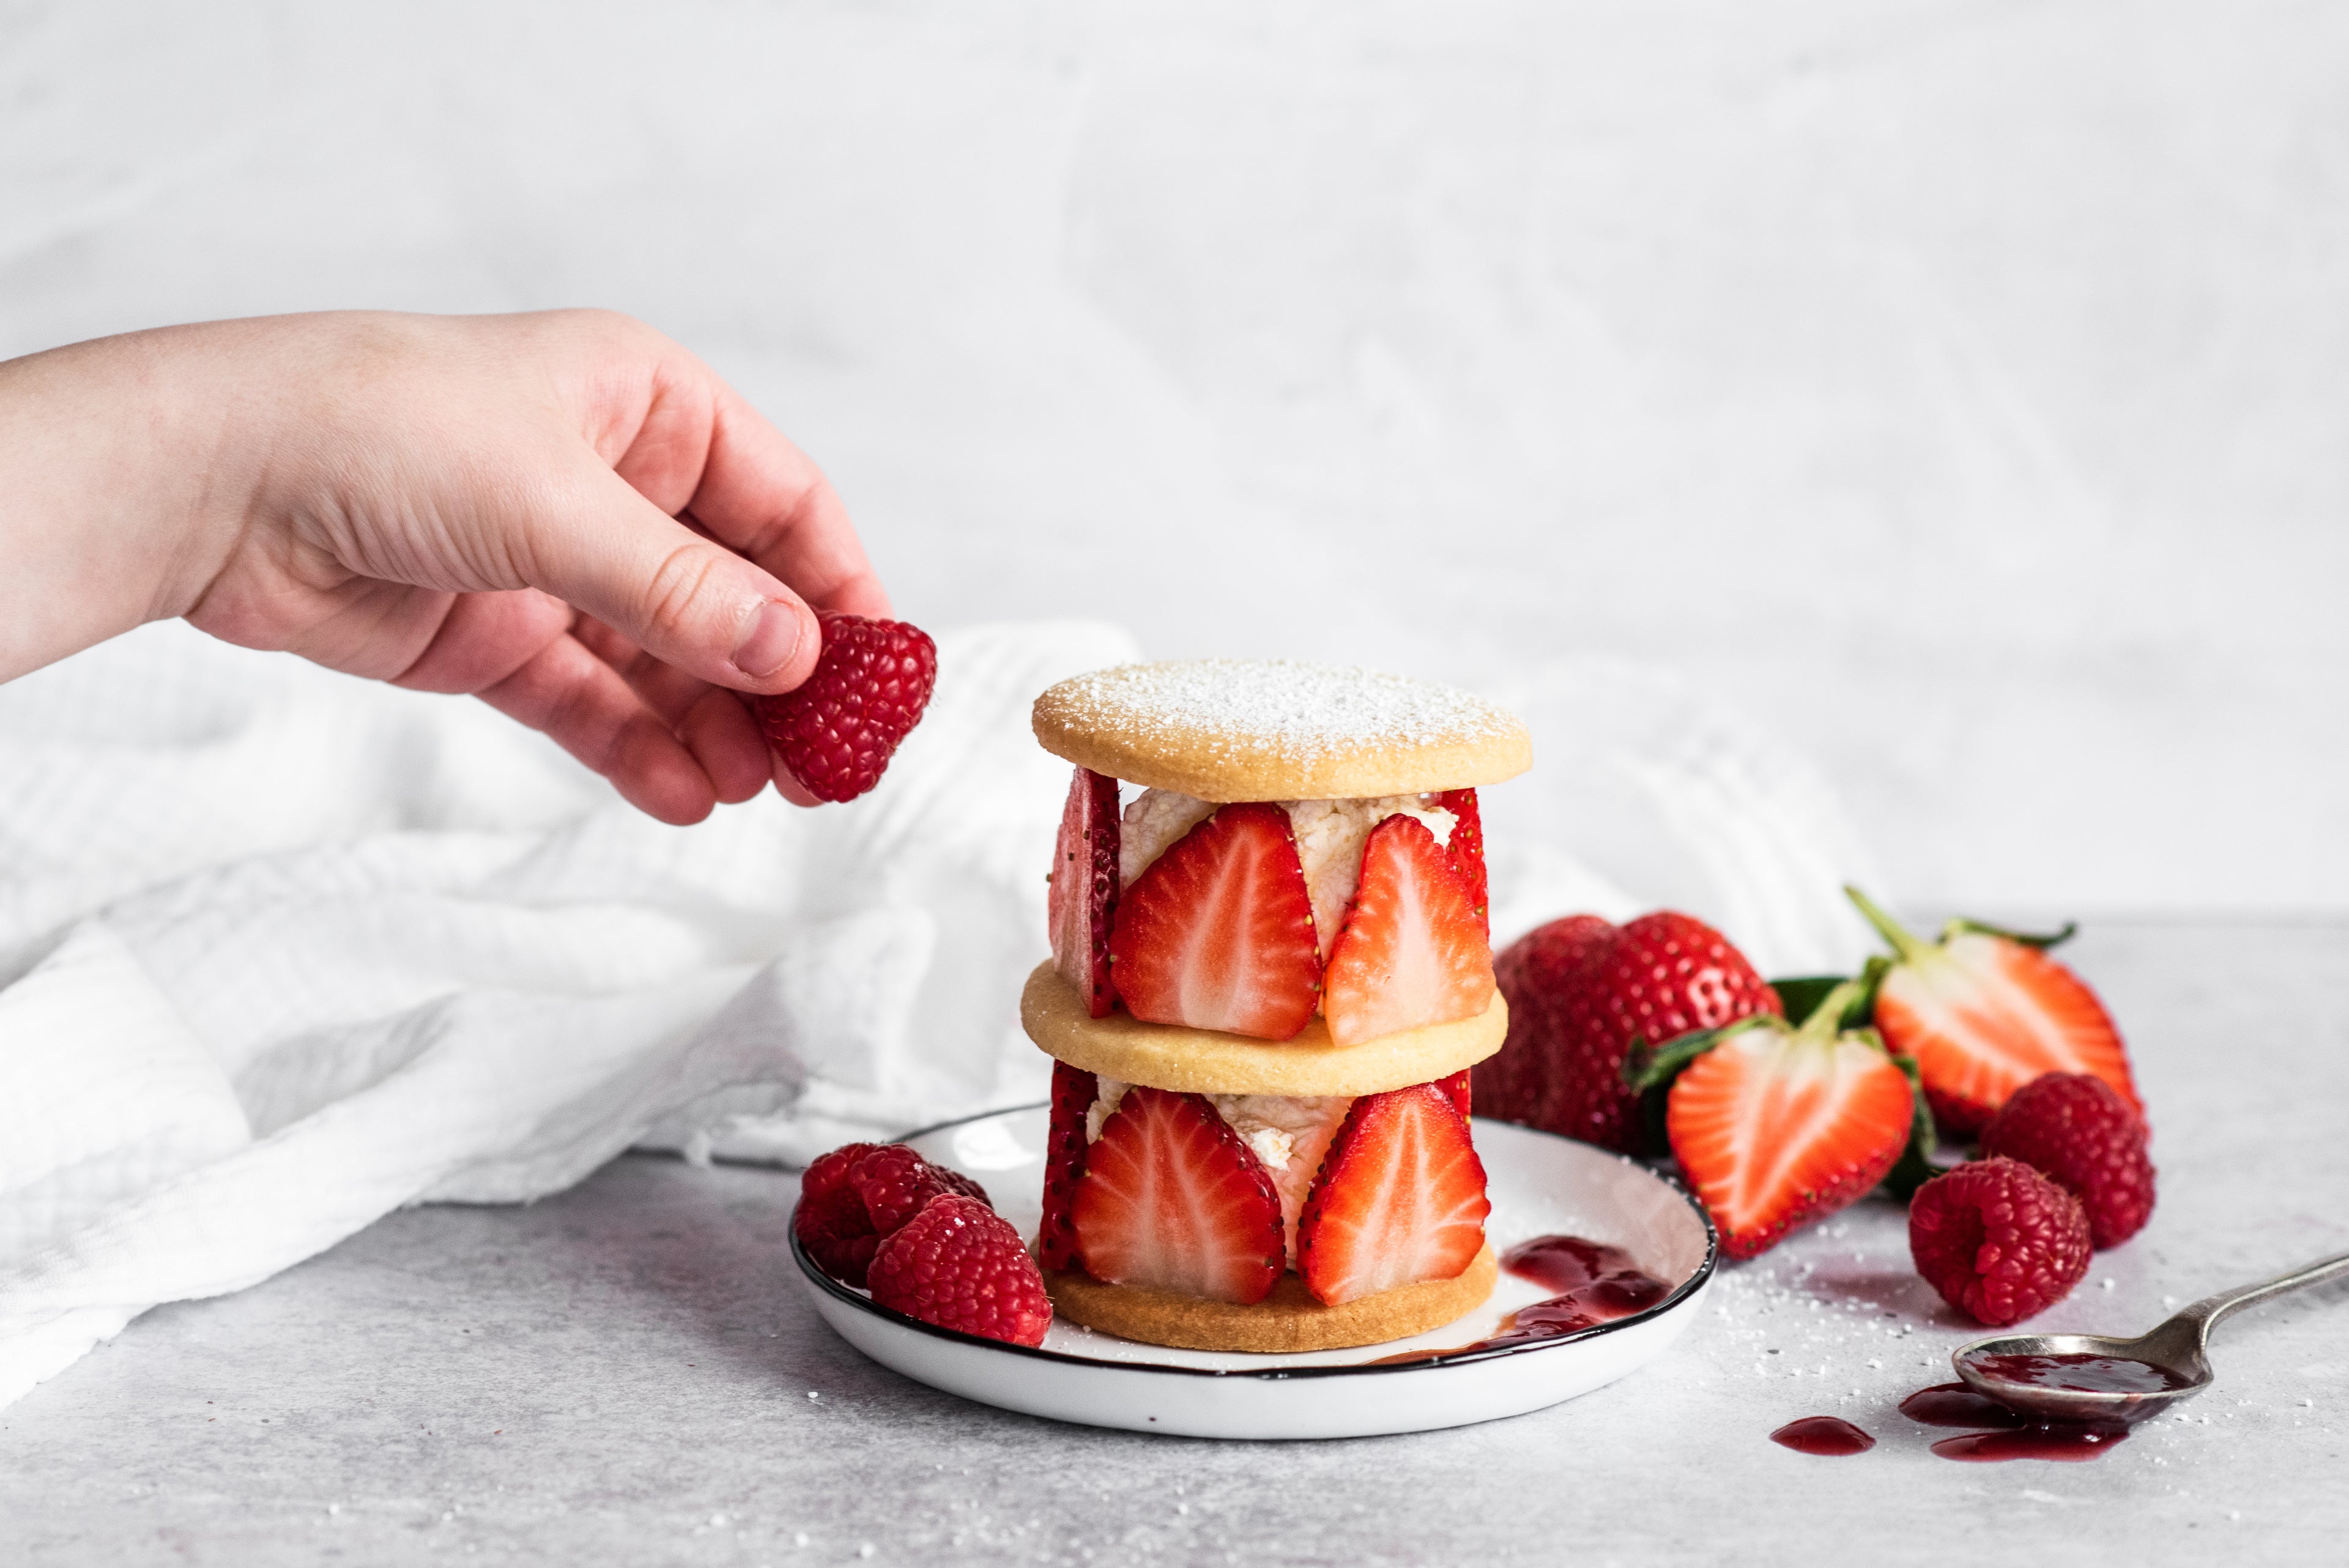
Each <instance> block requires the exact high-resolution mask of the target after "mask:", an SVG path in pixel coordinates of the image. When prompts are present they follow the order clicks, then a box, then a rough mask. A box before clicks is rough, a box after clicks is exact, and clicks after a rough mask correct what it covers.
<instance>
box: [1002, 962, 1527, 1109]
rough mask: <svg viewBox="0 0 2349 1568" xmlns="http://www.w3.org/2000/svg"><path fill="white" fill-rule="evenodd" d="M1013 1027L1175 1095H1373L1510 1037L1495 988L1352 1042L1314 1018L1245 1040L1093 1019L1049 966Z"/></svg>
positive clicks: (1053, 1051) (1088, 1063) (1059, 1053)
mask: <svg viewBox="0 0 2349 1568" xmlns="http://www.w3.org/2000/svg"><path fill="white" fill-rule="evenodd" d="M1019 1022H1020V1023H1021V1024H1022V1025H1024V1026H1025V1027H1026V1028H1027V1031H1028V1038H1029V1039H1030V1040H1033V1041H1034V1042H1035V1043H1036V1045H1037V1048H1038V1049H1040V1050H1041V1051H1042V1052H1043V1053H1044V1054H1046V1055H1048V1056H1052V1057H1056V1058H1058V1059H1059V1060H1061V1061H1063V1062H1066V1063H1067V1064H1069V1065H1070V1066H1071V1067H1081V1068H1083V1069H1084V1070H1085V1071H1086V1072H1088V1073H1099V1074H1102V1075H1104V1076H1107V1077H1112V1078H1115V1079H1117V1080H1118V1081H1119V1082H1121V1083H1126V1084H1147V1085H1150V1087H1152V1088H1154V1089H1172V1090H1174V1091H1175V1092H1176V1093H1178V1094H1201V1095H1377V1094H1383V1093H1385V1092H1386V1091H1387V1090H1389V1089H1402V1088H1408V1087H1410V1086H1411V1085H1413V1084H1428V1083H1433V1082H1434V1081H1435V1080H1436V1079H1438V1078H1444V1077H1449V1076H1450V1075H1453V1074H1454V1073H1457V1072H1458V1071H1460V1069H1462V1068H1463V1067H1473V1066H1475V1064H1477V1063H1479V1062H1481V1061H1483V1060H1484V1059H1485V1057H1487V1056H1490V1055H1491V1054H1493V1053H1494V1052H1495V1051H1498V1050H1499V1049H1500V1048H1501V1043H1502V1042H1503V1041H1504V1040H1506V1039H1507V1038H1508V1034H1509V1004H1508V1003H1507V1002H1504V1001H1502V1000H1501V992H1500V991H1499V989H1498V988H1497V987H1495V990H1494V992H1493V1000H1492V1001H1491V1002H1489V1003H1487V1004H1486V1005H1485V1011H1484V1012H1482V1013H1480V1014H1478V1015H1477V1016H1476V1017H1475V1018H1464V1019H1462V1020H1460V1021H1459V1022H1458V1023H1431V1024H1428V1025H1426V1026H1425V1027H1423V1028H1420V1029H1402V1030H1397V1031H1396V1032H1395V1033H1392V1034H1381V1035H1380V1036H1379V1037H1378V1038H1377V1039H1375V1040H1365V1041H1363V1042H1361V1044H1356V1045H1339V1044H1333V1043H1332V1042H1331V1041H1330V1026H1329V1025H1328V1024H1327V1023H1323V1022H1322V1021H1321V1020H1320V1019H1319V1018H1316V1019H1314V1020H1313V1021H1312V1022H1311V1023H1308V1024H1307V1025H1306V1026H1305V1028H1304V1031H1303V1032H1302V1033H1299V1035H1298V1036H1297V1037H1296V1038H1295V1039H1294V1040H1250V1039H1248V1038H1247V1037H1246V1036H1244V1035H1239V1034H1225V1033H1220V1032H1218V1031H1216V1030H1213V1029H1185V1028H1183V1027H1181V1026H1179V1025H1177V1024H1171V1023H1143V1021H1142V1020H1141V1019H1139V1018H1136V1017H1134V1016H1133V1014H1132V1013H1130V1012H1112V1013H1111V1014H1110V1015H1109V1016H1108V1017H1106V1018H1095V1017H1094V1016H1092V1012H1091V1011H1090V1010H1089V1009H1088V1008H1087V1007H1086V1005H1085V999H1084V998H1083V997H1081V996H1080V995H1078V994H1077V990H1076V987H1074V986H1072V985H1071V984H1070V983H1069V982H1068V981H1066V980H1064V979H1062V978H1061V972H1060V971H1058V970H1056V969H1054V968H1053V967H1052V964H1051V961H1050V960H1049V959H1048V960H1046V961H1044V962H1042V963H1040V964H1038V965H1037V966H1036V971H1035V972H1034V973H1033V974H1030V976H1029V977H1028V986H1027V989H1026V990H1025V991H1023V992H1021V993H1020V996H1019Z"/></svg>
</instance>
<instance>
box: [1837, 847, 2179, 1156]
mask: <svg viewBox="0 0 2349 1568" xmlns="http://www.w3.org/2000/svg"><path fill="white" fill-rule="evenodd" d="M1845 891H1846V892H1847V893H1848V894H1850V895H1851V898H1852V901H1853V902H1854V903H1856V904H1857V905H1858V906H1859V909H1860V912H1861V913H1862V914H1864V915H1866V916H1867V917H1868V919H1869V921H1870V922H1872V923H1873V924H1874V925H1875V927H1876V929H1878V931H1880V932H1881V933H1883V936H1884V940H1886V941H1888V942H1889V943H1891V944H1892V949H1893V951H1894V953H1895V954H1896V955H1897V956H1896V957H1895V959H1894V961H1893V963H1892V967H1891V969H1890V970H1889V971H1887V972H1886V974H1885V976H1884V983H1883V985H1882V987H1881V988H1879V989H1878V992H1877V993H1876V1026H1877V1027H1878V1029H1880V1030H1882V1031H1883V1032H1884V1039H1885V1043H1886V1044H1889V1045H1890V1046H1891V1047H1892V1049H1894V1050H1895V1051H1898V1052H1899V1053H1901V1054H1903V1055H1908V1056H1914V1057H1915V1058H1916V1059H1917V1066H1918V1070H1919V1071H1920V1073H1922V1074H1923V1075H1924V1079H1925V1098H1926V1102H1927V1103H1928V1104H1929V1105H1930V1106H1932V1107H1933V1119H1934V1121H1935V1123H1936V1124H1937V1125H1938V1126H1939V1127H1940V1130H1941V1131H1943V1132H1945V1133H1951V1134H1955V1135H1957V1136H1960V1137H1965V1136H1969V1135H1971V1134H1973V1133H1977V1132H1980V1131H1981V1130H1982V1128H1983V1127H1986V1126H1988V1125H1989V1123H1990V1119H1991V1117H1992V1116H1996V1115H1997V1114H1998V1111H1999V1107H2000V1106H2003V1105H2005V1104H2006V1101H2007V1096H2010V1095H2012V1094H2013V1093H2014V1091H2015V1090H2017V1089H2019V1088H2021V1087H2023V1085H2025V1084H2027V1083H2029V1082H2031V1081H2032V1080H2033V1078H2036V1077H2038V1076H2039V1075H2041V1074H2043V1073H2092V1074H2094V1075H2096V1076H2097V1077H2099V1078H2102V1079H2103V1080H2104V1081H2105V1082H2106V1083H2107V1084H2110V1085H2112V1086H2113V1088H2114V1090H2115V1091H2116V1093H2118V1094H2119V1095H2120V1096H2121V1098H2123V1099H2124V1100H2127V1102H2128V1103H2129V1105H2130V1106H2131V1107H2132V1108H2134V1109H2135V1110H2136V1111H2137V1113H2138V1114H2139V1115H2143V1114H2144V1111H2145V1104H2144V1102H2143V1101H2141V1100H2139V1099H2138V1098H2137V1083H2136V1080H2135V1079H2134V1078H2132V1077H2131V1076H2130V1075H2129V1064H2128V1053H2127V1050H2126V1049H2124V1048H2123V1046H2122V1044H2121V1037H2120V1032H2119V1031H2118V1030H2116V1029H2115V1028H2114V1027H2113V1021H2112V1018H2111V1016H2110V1015H2109V1014H2107V1013H2106V1012H2105V1009H2104V1004H2103V1003H2102V1002H2098V1001H2097V1000H2096V995H2095V992H2092V991H2090V990H2089V989H2088V988H2087V987H2086V986H2085V985H2083V984H2082V983H2081V982H2080V979H2079V977H2078V976H2077V975H2075V974H2074V973H2073V972H2072V971H2070V970H2068V969H2065V968H2064V966H2063V965H2062V964H2060V963H2057V962H2056V961H2054V959H2052V958H2049V957H2048V956H2047V955H2046V954H2045V953H2044V952H2043V951H2041V950H2040V944H2036V943H2033V942H2028V941H2023V940H2018V939H2016V938H2015V937H2013V936H2011V935H2007V934H2004V933H2002V932H1995V931H1992V930H1990V929H1985V928H1983V927H1981V926H1979V925H1976V924H1974V923H1973V922H1971V921H1964V920H1952V921H1951V922H1950V924H1949V926H1948V927H1947V928H1945V929H1944V930H1943V932H1942V935H1941V940H1940V941H1939V942H1928V941H1924V940H1920V939H1919V938H1918V937H1916V936H1913V935H1911V934H1910V933H1909V931H1907V930H1905V929H1902V928H1901V926H1900V925H1899V922H1897V921H1895V920H1894V919H1892V917H1891V916H1889V915H1888V914H1886V913H1885V912H1884V911H1883V910H1881V909H1878V908H1877V907H1876V906H1875V905H1874V904H1872V903H1870V902H1869V901H1868V898H1867V897H1866V896H1865V895H1863V894H1862V893H1860V892H1859V890H1858V889H1857V888H1846V889H1845Z"/></svg>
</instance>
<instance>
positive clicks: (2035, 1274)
mask: <svg viewBox="0 0 2349 1568" xmlns="http://www.w3.org/2000/svg"><path fill="white" fill-rule="evenodd" d="M2088 1251H2089V1246H2088V1217H2087V1215H2086V1213H2085V1212H2084V1211H2083V1210H2082V1209H2081V1208H2080V1200H2079V1199H2076V1198H2075V1197H2073V1196H2072V1195H2071V1194H2070V1193H2068V1192H2066V1191H2064V1189H2062V1188H2061V1187H2058V1186H2056V1185H2055V1183H2054V1182H2053V1181H2050V1180H2048V1179H2047V1178H2045V1177H2044V1176H2042V1175H2040V1174H2039V1172H2037V1171H2035V1170H2033V1169H2032V1168H2031V1167H2029V1166H2027V1165H2025V1164H2023V1162H2022V1161H2021V1160H2019V1159H2007V1158H2003V1157H2002V1156H1997V1155H1993V1156H1992V1157H1991V1158H1988V1159H1977V1160H1973V1161H1971V1162H1969V1163H1967V1164H1965V1165H1961V1166H1960V1167H1958V1168H1956V1169H1955V1170H1950V1171H1944V1172H1943V1173H1942V1174H1940V1176H1937V1177H1935V1178H1933V1179H1932V1180H1930V1181H1929V1182H1927V1183H1925V1185H1924V1186H1922V1187H1920V1188H1919V1189H1917V1195H1916V1197H1914V1198H1912V1199H1909V1256H1910V1257H1912V1258H1914V1259H1915V1260H1916V1261H1917V1272H1919V1273H1920V1274H1922V1275H1924V1276H1925V1282H1926V1283H1928V1284H1930V1285H1931V1286H1932V1287H1933V1288H1934V1289H1935V1290H1937V1291H1939V1292H1940V1293H1941V1299H1942V1300H1943V1301H1946V1302H1948V1303H1950V1304H1951V1306H1954V1307H1957V1308H1959V1309H1960V1310H1961V1311H1963V1312H1965V1313H1967V1314H1971V1316H1972V1317H1973V1318H1974V1319H1975V1320H1976V1321H1978V1322H1981V1323H1985V1324H1989V1325H1990V1326H1991V1327H1992V1328H2004V1327H2005V1326H2006V1325H2007V1324H2011V1323H2019V1322H2021V1321H2022V1320H2023V1319H2024V1318H2026V1317H2029V1316H2031V1315H2032V1314H2033V1313H2036V1312H2042V1311H2044V1310H2045V1309H2046V1308H2048V1307H2051V1306H2054V1304H2055V1303H2057V1302H2060V1301H2062V1300H2063V1299H2064V1297H2065V1296H2067V1295H2070V1294H2071V1293H2072V1287H2073V1286H2074V1285H2076V1284H2078V1283H2079V1282H2080V1277H2081V1276H2082V1275H2083V1274H2085V1273H2086V1272H2088Z"/></svg>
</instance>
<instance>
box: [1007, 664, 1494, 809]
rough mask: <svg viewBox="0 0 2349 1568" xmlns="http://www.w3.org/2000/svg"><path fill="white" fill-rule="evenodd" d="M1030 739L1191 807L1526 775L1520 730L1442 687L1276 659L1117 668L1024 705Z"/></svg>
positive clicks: (1388, 791)
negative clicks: (1029, 712)
mask: <svg viewBox="0 0 2349 1568" xmlns="http://www.w3.org/2000/svg"><path fill="white" fill-rule="evenodd" d="M1033 722H1034V727H1035V732H1036V739H1037V740H1038V741H1039V742H1042V744H1043V747H1044V749H1045V750H1046V751H1048V752H1050V753H1052V754H1053V755H1055V756H1058V757H1062V758H1065V759H1067V760H1068V761H1070V762H1072V763H1076V764H1078V765H1079V766H1080V767H1085V768H1090V769H1092V771H1093V772H1095V773H1097V774H1108V775H1109V776H1111V777H1112V778H1120V779H1125V780H1128V781H1130V782H1132V783H1134V784H1146V785H1149V786H1150V787H1152V788H1154V789H1163V790H1173V791H1176V792H1179V793H1181V794H1186V795H1193V796H1195V797H1197V798H1198V799H1200V800H1205V801H1258V800H1328V799H1349V798H1363V797H1375V796H1382V795H1399V794H1419V793H1422V792H1424V791H1430V790H1445V789H1465V788H1471V787H1474V786H1476V785H1480V784H1498V783H1500V782H1501V781H1502V780H1503V779H1507V778H1514V777H1516V775H1517V774H1521V773H1523V772H1525V771H1526V768H1528V767H1530V766H1531V765H1532V764H1533V742H1532V741H1531V739H1530V738H1529V737H1528V736H1527V735H1526V727H1525V725H1524V724H1523V723H1521V722H1518V720H1517V718H1516V715H1514V714H1512V713H1510V712H1508V711H1506V710H1505V709H1502V708H1499V707H1496V706H1495V705H1494V704H1493V703H1490V702H1487V701H1485V700H1484V699H1483V698H1481V697H1473V696H1470V695H1469V694H1468V693H1466V692H1464V691H1454V690H1453V689H1452V688H1450V687H1448V686H1438V685H1434V684H1433V683H1431V682H1428V681H1423V680H1407V679H1405V678H1404V677H1402V676H1399V675H1384V674H1381V673H1379V672H1377V671H1375V670H1359V669H1338V668H1333V667H1330V666H1328V665H1319V664H1299V663H1291V662H1288V661H1286V660H1251V659H1185V660H1181V661H1177V662H1173V663H1165V664H1126V665H1121V666H1119V667H1118V668H1116V669H1114V670H1098V671H1096V672H1094V673H1092V674H1091V675H1080V676H1077V677H1075V678H1074V679H1073V680H1063V681H1061V683H1060V684H1059V685H1057V686H1055V687H1053V688H1052V689H1051V690H1050V691H1046V692H1045V693H1044V694H1043V695H1042V696H1041V697H1039V698H1038V699H1037V700H1036V707H1035V711H1034V716H1033Z"/></svg>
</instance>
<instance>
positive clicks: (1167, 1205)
mask: <svg viewBox="0 0 2349 1568" xmlns="http://www.w3.org/2000/svg"><path fill="white" fill-rule="evenodd" d="M1070 1221H1071V1228H1072V1230H1073V1231H1074V1236H1075V1241H1076V1250H1077V1254H1078V1258H1079V1261H1080V1262H1082V1263H1083V1264H1084V1268H1085V1272H1087V1273H1089V1274H1091V1275H1092V1277H1093V1278H1095V1279H1097V1280H1099V1281H1101V1282H1102V1283H1104V1284H1112V1285H1146V1286H1149V1287H1150V1288H1152V1289H1154V1290H1162V1291H1171V1292H1174V1293H1177V1294H1180V1295H1187V1296H1199V1297H1203V1298H1205V1299H1206V1300H1208V1301H1218V1302H1239V1303H1250V1302H1259V1301H1262V1300H1263V1299H1264V1298H1265V1296H1266V1295H1267V1294H1268V1293H1270V1291H1271V1290H1272V1287H1273V1286H1274V1285H1275V1284H1276V1283H1278V1282H1279V1280H1280V1276H1281V1272H1282V1270H1283V1268H1284V1267H1285V1266H1286V1262H1287V1258H1286V1255H1285V1252H1286V1249H1285V1247H1284V1244H1283V1241H1284V1239H1283V1237H1282V1234H1281V1226H1280V1197H1279V1194H1278V1192H1277V1191H1276V1190H1275V1189H1274V1187H1273V1184H1272V1178H1271V1177H1270V1176H1268V1175H1267V1174H1266V1172H1265V1168H1264V1166H1263V1165H1262V1163H1261V1162H1259V1161H1258V1160H1257V1157H1256V1154H1255V1151H1254V1150H1252V1149H1250V1148H1249V1147H1248V1146H1247V1144H1246V1143H1245V1142H1243V1141H1242V1140H1241V1138H1240V1136H1239V1135H1238V1134H1237V1133H1236V1132H1234V1131H1232V1129H1231V1128H1230V1127H1228V1126H1226V1123H1225V1121H1224V1118H1223V1117H1221V1116H1217V1115H1216V1107H1215V1106H1213V1105H1211V1104H1210V1103H1208V1101H1207V1098H1206V1096H1204V1095H1185V1094H1175V1093H1173V1092H1172V1091H1169V1090H1165V1089H1151V1088H1144V1087H1142V1086H1140V1085H1136V1086H1134V1087H1133V1088H1130V1089H1128V1090H1126V1091H1125V1094H1124V1096H1123V1097H1122V1098H1121V1099H1120V1100H1119V1101H1118V1106H1117V1109H1116V1110H1115V1111H1114V1112H1112V1114H1111V1116H1110V1117H1109V1119H1108V1120H1107V1121H1106V1122H1104V1123H1103V1124H1102V1131H1101V1137H1098V1138H1096V1139H1095V1140H1094V1141H1093V1143H1092V1147H1090V1148H1089V1149H1087V1150H1086V1152H1085V1168H1084V1175H1083V1176H1081V1178H1079V1179H1078V1181H1077V1185H1076V1194H1075V1199H1074V1200H1073V1201H1072V1202H1071V1205H1070Z"/></svg>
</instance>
